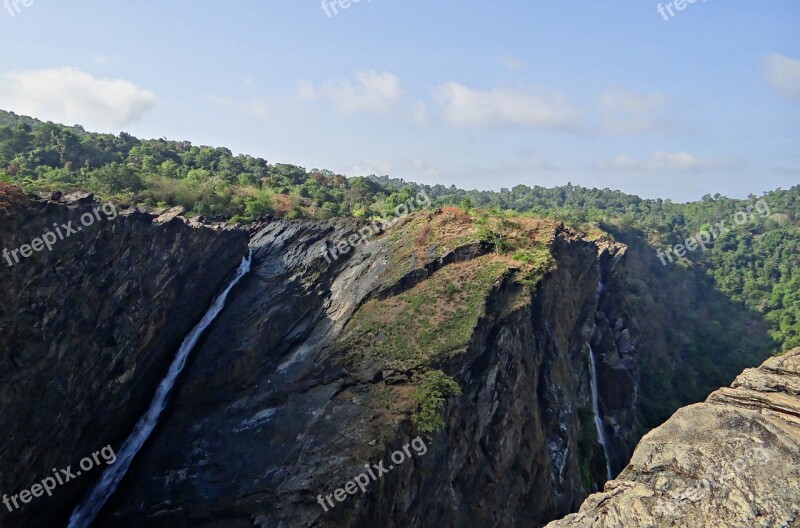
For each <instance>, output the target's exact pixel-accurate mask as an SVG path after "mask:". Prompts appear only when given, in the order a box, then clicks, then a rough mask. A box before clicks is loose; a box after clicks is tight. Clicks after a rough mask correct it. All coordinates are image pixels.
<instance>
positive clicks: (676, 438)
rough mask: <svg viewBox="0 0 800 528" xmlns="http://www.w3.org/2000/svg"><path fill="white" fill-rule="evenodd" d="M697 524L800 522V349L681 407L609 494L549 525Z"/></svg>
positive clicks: (773, 526) (748, 526)
mask: <svg viewBox="0 0 800 528" xmlns="http://www.w3.org/2000/svg"><path fill="white" fill-rule="evenodd" d="M698 526H720V527H722V526H724V527H726V528H739V527H741V528H753V527H758V528H778V527H786V528H788V527H797V526H800V349H795V350H792V351H791V352H788V353H787V354H785V355H783V356H780V357H774V358H770V359H768V360H767V361H765V362H764V363H763V364H762V365H761V367H760V368H757V369H748V370H746V371H744V372H743V373H742V374H741V375H740V376H739V377H738V378H736V381H735V382H734V383H733V385H732V386H731V387H730V388H723V389H720V390H718V391H716V392H714V393H713V394H711V396H709V398H708V400H707V401H706V402H705V403H699V404H696V405H692V406H689V407H686V408H683V409H680V410H679V411H678V412H677V413H675V414H674V415H673V417H672V418H670V419H669V420H668V421H667V422H666V423H665V424H663V425H662V426H661V427H658V428H656V429H654V430H653V431H651V432H650V433H649V434H647V435H646V436H645V437H644V438H643V439H642V441H641V442H640V443H639V446H638V447H637V448H636V451H635V452H634V454H633V458H632V460H631V461H630V464H629V465H628V466H627V467H626V468H625V470H624V471H623V472H622V474H620V475H619V477H618V478H617V479H616V480H614V481H611V482H608V483H606V486H605V490H604V491H603V492H602V493H597V494H595V495H592V496H591V497H589V498H588V499H587V500H586V502H585V503H584V504H583V506H582V507H581V509H580V511H579V512H578V513H576V514H572V515H569V516H567V517H566V518H564V519H562V520H560V521H556V522H553V523H551V524H549V525H548V528H590V527H591V528H636V527H686V528H695V527H698Z"/></svg>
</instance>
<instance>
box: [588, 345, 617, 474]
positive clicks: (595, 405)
mask: <svg viewBox="0 0 800 528" xmlns="http://www.w3.org/2000/svg"><path fill="white" fill-rule="evenodd" d="M589 374H590V375H591V378H592V379H591V385H592V411H593V412H594V425H595V427H597V439H598V440H599V441H600V445H602V446H603V453H604V454H605V456H606V476H607V477H608V480H611V479H613V478H614V477H613V475H612V474H611V459H610V458H609V456H608V443H607V442H606V430H605V427H603V420H602V419H601V418H600V396H599V394H598V390H597V367H596V366H595V359H594V350H592V347H591V346H590V347H589Z"/></svg>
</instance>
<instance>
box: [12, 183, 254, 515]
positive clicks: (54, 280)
mask: <svg viewBox="0 0 800 528" xmlns="http://www.w3.org/2000/svg"><path fill="white" fill-rule="evenodd" d="M0 186H2V184H0ZM53 198H56V199H54V200H41V199H36V198H31V197H27V196H25V195H23V194H22V193H20V192H19V191H17V190H15V189H13V188H10V187H8V186H2V188H0V248H5V249H7V250H9V253H7V255H9V259H8V260H7V259H6V258H3V259H2V260H0V290H2V291H3V303H2V304H0V402H2V406H3V409H2V413H0V430H1V431H2V450H1V451H0V493H4V494H8V495H9V496H11V495H14V494H18V493H19V492H20V491H22V490H24V489H30V488H31V486H32V485H34V484H37V483H39V482H40V481H41V480H42V479H43V478H46V477H49V476H52V475H53V469H54V468H57V469H61V468H67V467H68V466H71V467H72V469H71V471H72V472H73V473H75V472H76V471H77V472H78V473H80V471H79V470H78V468H77V466H78V462H79V461H80V460H81V459H82V458H83V457H86V456H89V455H91V454H92V453H94V452H96V451H97V450H99V449H101V448H102V447H104V446H106V445H109V444H111V445H112V446H114V448H116V447H118V446H119V443H120V442H121V441H122V440H123V439H124V438H125V436H127V434H128V433H129V432H130V430H131V429H132V427H133V424H134V423H135V421H136V420H137V419H138V418H139V416H140V415H141V414H142V413H143V411H144V410H145V409H146V407H147V405H148V404H149V401H150V398H152V395H153V393H154V391H155V387H156V386H157V384H158V383H159V381H160V379H161V378H162V377H163V375H164V372H165V370H166V366H167V365H168V364H169V362H170V361H171V360H172V356H173V354H174V351H175V348H176V347H177V346H178V345H179V344H180V342H181V340H182V339H183V337H184V335H185V334H186V333H187V332H188V331H189V329H191V327H192V326H193V325H194V324H195V323H196V322H197V320H199V318H200V317H201V316H202V314H203V312H204V311H205V310H206V309H207V307H208V305H209V304H210V302H211V300H212V299H213V296H214V295H215V294H216V293H217V292H218V291H219V290H220V289H221V287H222V286H223V285H224V283H225V280H226V279H227V278H228V276H229V275H230V274H231V272H232V271H233V270H235V268H236V266H237V265H238V264H239V261H240V259H241V257H242V255H243V254H245V253H246V251H247V235H246V234H245V233H242V232H237V231H232V230H230V229H217V230H215V229H210V228H200V227H197V226H196V227H192V226H189V225H187V224H186V223H185V222H184V221H182V220H180V219H177V218H173V219H171V220H170V219H169V218H170V217H169V216H167V217H163V218H160V219H159V218H156V217H154V216H152V215H149V214H145V213H142V212H138V211H136V210H133V209H128V210H125V211H123V210H122V209H121V208H119V209H120V210H119V211H117V208H115V207H112V206H111V205H110V204H108V205H107V206H105V207H104V206H103V204H99V203H96V202H94V201H93V199H92V197H91V196H73V197H64V198H60V197H59V196H57V195H56V196H54V197H53ZM84 215H88V216H84ZM59 231H60V233H59ZM73 231H74V232H73ZM48 232H49V233H53V235H52V236H47V238H46V240H47V241H48V242H51V244H50V246H49V247H50V248H52V251H50V250H48V247H46V246H45V245H44V243H43V242H42V243H41V245H40V244H39V243H36V242H35V240H37V239H41V238H42V237H43V235H44V234H45V233H48ZM62 237H63V238H62ZM53 239H55V241H54V242H52V240H53ZM32 243H33V249H31V248H27V249H26V250H25V251H24V253H20V252H17V253H16V254H12V252H13V250H14V249H19V248H21V247H23V246H24V245H25V244H28V245H32ZM37 246H39V247H40V249H39V250H38V251H36V249H35V248H36V247H37ZM25 254H29V255H30V256H29V257H28V258H22V257H23V256H24V255H25ZM9 264H11V265H9ZM94 471H95V472H97V473H93V474H92V475H91V476H87V475H84V476H82V477H81V476H77V475H76V477H75V478H74V479H71V480H70V481H69V482H65V483H64V485H63V486H59V487H58V490H57V492H55V493H53V496H52V497H48V496H44V497H39V498H36V499H34V500H33V502H31V503H30V504H27V505H25V504H22V503H21V502H18V504H19V505H21V507H20V508H19V509H16V508H13V507H12V508H11V509H14V510H15V511H14V513H11V512H9V507H8V506H2V507H0V525H2V526H22V527H29V526H61V525H63V521H64V519H65V518H66V515H68V513H69V511H70V510H71V508H72V507H74V505H75V503H76V502H77V501H78V499H80V497H81V495H82V494H83V493H84V492H85V490H86V488H87V486H88V485H90V484H91V482H92V480H93V479H94V478H97V476H99V471H100V470H99V469H95V470H94Z"/></svg>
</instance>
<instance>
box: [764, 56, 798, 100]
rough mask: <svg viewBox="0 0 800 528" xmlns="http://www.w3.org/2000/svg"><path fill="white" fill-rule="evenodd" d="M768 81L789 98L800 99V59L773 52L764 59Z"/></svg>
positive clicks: (765, 74)
mask: <svg viewBox="0 0 800 528" xmlns="http://www.w3.org/2000/svg"><path fill="white" fill-rule="evenodd" d="M764 77H765V78H766V79H767V82H768V83H769V84H770V85H771V86H772V87H773V88H775V89H776V90H778V92H779V93H780V94H781V95H782V96H784V97H786V98H787V99H800V60H797V59H792V58H789V57H787V56H785V55H781V54H780V53H773V54H772V55H770V56H769V57H767V58H766V60H765V61H764Z"/></svg>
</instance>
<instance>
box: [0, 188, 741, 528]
mask: <svg viewBox="0 0 800 528" xmlns="http://www.w3.org/2000/svg"><path fill="white" fill-rule="evenodd" d="M52 198H53V199H51V200H41V199H35V198H31V197H26V196H24V195H21V194H20V193H18V192H14V191H10V190H8V189H6V188H2V189H0V247H5V248H8V249H15V248H20V247H21V246H22V245H23V244H30V243H31V241H33V240H35V239H37V238H41V237H42V235H43V233H45V232H47V231H48V230H49V229H50V227H51V226H52V227H53V228H58V227H59V226H60V227H62V228H64V229H66V228H67V227H68V226H69V225H70V222H71V225H72V226H73V227H74V228H76V229H75V232H74V233H72V234H70V235H69V236H68V237H65V238H64V239H58V240H57V241H56V242H55V243H54V244H52V246H53V248H52V251H49V250H48V251H44V250H39V251H36V250H35V248H34V250H26V253H29V255H27V256H26V255H25V254H23V253H17V254H15V255H16V256H14V255H12V256H11V259H12V260H9V261H8V264H9V265H6V262H3V261H0V285H2V286H3V288H4V290H5V291H7V292H9V293H8V294H7V296H6V298H7V299H8V302H7V303H6V304H5V305H4V306H2V307H0V330H2V332H0V355H2V356H3V359H4V360H5V361H3V362H2V363H0V365H2V366H0V397H1V398H2V400H0V401H2V402H3V405H4V413H3V418H0V420H2V421H3V423H2V425H3V427H4V431H5V433H4V442H3V448H4V449H3V452H2V454H0V485H1V486H2V487H1V488H0V491H2V492H4V493H9V494H12V493H17V492H18V491H20V490H22V489H25V488H30V486H31V485H32V484H35V483H37V482H39V481H40V480H41V479H42V478H43V477H46V476H48V475H49V474H50V471H51V470H52V468H64V467H67V466H68V465H70V464H71V465H73V467H75V465H76V463H77V461H78V460H79V459H80V458H81V457H85V456H88V455H90V454H91V453H92V452H95V451H96V450H98V449H100V448H101V447H103V446H106V445H111V446H113V447H114V448H118V447H119V445H120V444H121V442H122V441H123V440H124V438H125V437H126V435H127V434H128V433H129V432H130V431H131V429H132V427H133V424H134V423H135V421H136V419H137V418H138V417H139V416H140V415H141V414H142V413H143V411H144V410H145V408H146V407H147V404H148V403H149V400H150V398H151V397H152V395H153V393H154V392H155V387H156V385H157V384H158V382H159V381H160V379H161V377H162V376H163V375H164V373H165V371H166V368H167V365H168V364H169V363H170V361H171V360H172V359H173V357H174V354H175V351H176V350H177V348H178V345H179V344H180V342H181V340H182V339H183V337H184V336H185V335H186V333H187V332H188V331H189V330H190V329H191V328H192V326H193V325H194V323H196V322H197V321H198V320H199V319H200V317H201V316H202V314H203V313H204V312H205V310H206V309H207V308H208V306H209V305H210V303H211V300H212V298H213V297H214V296H215V295H216V294H217V293H218V292H219V291H220V290H221V289H222V288H223V286H224V285H225V283H226V281H227V280H228V279H229V278H230V276H231V275H232V273H233V270H234V269H235V268H236V266H237V265H238V264H239V261H240V258H241V256H242V255H243V254H244V253H245V251H246V248H247V245H248V238H249V246H250V248H251V249H252V251H253V265H252V270H251V272H250V273H249V274H248V275H247V276H245V278H244V279H243V280H242V281H241V282H240V283H239V285H238V286H237V288H236V289H235V290H233V291H232V292H231V294H230V295H229V297H228V302H227V305H226V306H225V308H224V310H223V311H222V312H221V313H220V314H219V316H218V318H217V319H216V320H215V322H214V323H213V324H212V326H211V327H209V329H208V330H207V331H206V333H205V335H204V336H203V337H202V339H201V340H200V341H199V343H198V344H197V346H196V347H195V350H194V351H193V352H192V355H191V356H190V359H189V363H188V364H187V366H186V369H185V371H184V372H183V375H182V376H181V378H180V379H179V381H178V384H177V385H176V387H175V391H174V394H173V396H172V398H171V400H170V402H169V405H168V407H167V409H166V411H165V412H164V414H163V415H162V417H161V421H160V424H159V426H158V427H157V428H156V430H155V432H154V433H153V436H152V437H151V438H150V440H149V442H148V443H147V444H146V445H145V446H144V449H143V450H142V451H141V452H140V454H139V456H138V457H137V459H136V460H135V462H134V464H133V466H132V467H131V469H130V472H129V474H128V476H127V477H126V479H125V480H124V481H123V483H122V485H121V487H120V488H119V490H118V491H117V493H116V494H115V495H114V496H113V497H112V499H111V501H110V502H109V503H108V504H107V505H106V508H105V509H104V510H103V512H102V513H101V516H100V517H99V518H98V520H97V521H96V523H95V526H109V527H112V526H113V527H115V528H116V527H150V526H152V527H156V526H158V527H162V526H176V527H184V526H187V527H188V526H193V527H194V526H198V527H208V528H223V527H224V528H228V527H231V528H237V527H252V526H256V527H261V528H263V527H267V526H268V527H302V526H317V527H334V526H336V527H340V526H342V527H348V526H349V527H360V526H388V527H393V526H396V527H400V526H402V527H405V526H453V527H460V526H481V527H484V526H485V527H498V528H499V527H525V528H528V527H536V526H543V525H544V524H545V523H547V522H548V521H550V520H552V519H555V518H559V517H562V516H564V515H566V514H568V513H569V512H574V511H576V510H577V509H578V508H579V507H580V504H581V503H582V502H583V501H584V499H585V498H586V497H587V496H588V495H589V494H590V493H592V492H596V491H600V490H602V489H603V485H604V483H605V482H606V481H607V480H608V474H609V473H611V474H612V475H616V474H618V473H619V471H621V470H622V469H623V468H625V467H626V466H627V465H628V462H629V460H630V456H631V453H632V452H633V449H634V447H635V445H636V443H637V441H638V440H639V437H640V436H641V434H642V429H641V422H640V417H641V415H642V414H643V411H648V410H651V409H643V400H644V401H645V403H646V405H647V406H649V407H652V406H653V404H652V403H651V402H652V401H653V400H652V397H653V391H652V390H649V392H648V390H647V388H645V390H643V388H642V382H641V380H642V378H643V377H645V374H646V375H648V376H650V377H653V376H654V375H657V373H656V374H654V372H655V371H653V372H647V373H645V372H643V370H642V369H643V366H647V365H651V364H653V361H659V362H661V363H665V362H666V363H667V364H672V365H679V366H680V365H682V364H684V363H686V364H690V362H689V361H683V360H682V359H681V358H680V357H679V356H680V354H682V351H679V355H678V356H675V357H674V358H673V357H670V358H667V357H666V355H665V354H663V353H662V351H661V350H662V349H663V347H664V346H665V344H664V343H661V341H665V342H666V341H667V340H666V339H664V336H667V337H669V334H668V333H666V331H665V330H664V329H663V328H662V327H663V326H664V325H663V324H662V323H663V321H662V320H661V319H657V318H653V317H649V315H650V314H651V313H653V312H655V311H656V304H658V303H657V302H655V301H658V302H663V301H664V299H665V298H664V297H663V296H660V297H659V296H655V295H651V293H654V290H655V289H658V288H660V287H661V286H664V284H666V282H668V279H669V278H664V280H662V281H661V282H659V281H654V282H653V283H652V285H651V284H647V283H645V281H644V278H651V277H649V275H647V273H643V272H642V269H643V268H644V266H646V265H647V264H646V262H647V260H646V259H647V255H646V251H645V250H644V249H642V248H635V251H631V250H630V248H629V247H628V246H626V245H623V244H619V243H616V242H614V241H613V240H612V239H611V238H610V237H609V236H608V235H606V234H603V233H602V232H600V231H599V230H594V229H593V230H592V231H594V232H593V234H592V235H591V236H589V235H587V234H586V233H582V232H579V231H576V230H573V229H571V228H569V227H566V226H564V225H563V224H561V223H559V222H555V221H551V220H542V219H534V218H509V217H504V216H492V215H483V214H480V215H476V216H474V217H470V216H469V215H466V214H464V212H463V211H460V210H458V209H455V208H444V209H442V210H437V211H422V212H418V213H416V214H413V215H409V216H407V217H404V218H403V219H402V220H399V221H397V222H395V223H394V224H393V225H391V226H386V228H385V230H384V226H378V225H377V224H372V226H364V225H358V224H356V223H355V222H354V221H344V220H332V221H329V222H310V221H302V220H292V221H289V220H269V221H265V222H262V223H259V224H254V225H253V226H251V228H250V231H249V234H248V233H245V232H244V231H241V230H236V229H232V228H229V227H222V226H216V227H213V226H211V227H209V226H202V225H200V224H197V223H194V222H187V221H185V220H182V219H181V218H179V217H176V212H175V211H172V212H170V213H168V214H164V215H161V216H158V217H157V216H154V215H150V214H146V213H143V212H140V211H137V210H134V209H125V210H122V208H120V210H119V211H118V212H117V210H116V209H113V211H112V209H108V214H106V213H105V212H104V211H105V210H104V209H102V207H101V204H96V203H94V202H93V200H92V199H91V197H89V196H72V197H60V196H53V197H52ZM98 207H101V208H100V209H99V210H98ZM112 212H113V214H112ZM86 215H89V216H88V217H87V216H86ZM92 217H94V220H92V221H91V222H89V223H88V225H87V224H86V222H85V220H86V219H87V218H88V219H89V220H91V219H92ZM79 226H80V227H82V229H81V230H78V229H77V227H79ZM20 255H22V256H23V257H26V258H22V259H21V260H19V261H17V260H16V259H17V258H18V257H19V256H20ZM632 271H633V273H631V272H632ZM631 275H633V277H631ZM681 284H682V288H684V287H685V288H687V289H690V288H691V285H692V284H693V283H692V282H691V279H690V278H686V280H685V282H683V283H681ZM665 287H666V286H665ZM648 289H649V290H650V291H649V292H648ZM642 292H644V293H642ZM676 295H677V294H676ZM697 296H698V297H699V296H700V294H697ZM632 299H633V300H635V301H636V302H632ZM642 299H643V300H644V301H645V302H643V301H642ZM680 301H681V302H680V303H677V302H675V303H673V304H674V306H671V308H673V309H674V310H675V311H678V312H680V311H681V310H683V311H691V310H692V309H693V308H692V307H691V306H689V307H688V308H682V307H679V306H678V305H679V304H680V305H681V306H684V305H685V304H686V303H685V301H686V299H685V298H684V297H681V298H680ZM692 304H694V303H692ZM697 304H699V305H702V303H701V302H700V301H698V302H697ZM636 311H639V313H640V314H645V315H648V317H641V316H640V317H639V320H638V321H637V320H636V319H635V318H634V315H632V314H635V312H636ZM724 313H725V314H728V312H724ZM709 321H715V320H714V319H713V318H709ZM659 346H660V347H661V348H659ZM662 356H663V357H662ZM667 360H669V361H667ZM752 364H755V362H753V363H752ZM720 370H721V371H723V372H722V373H721V375H722V376H726V375H727V374H726V372H727V370H729V365H725V366H724V368H721V369H720ZM691 372H694V373H699V372H701V371H699V370H697V369H695V370H693V371H691ZM670 373H671V374H670V375H671V376H673V377H674V378H677V377H680V371H678V370H675V371H672V370H670ZM701 377H702V376H699V375H697V374H693V379H700V378H701ZM730 379H732V376H731V377H730V378H728V380H730ZM697 386H698V387H699V386H700V385H697ZM643 392H644V393H645V394H646V395H647V396H648V398H647V399H644V398H642V397H641V395H642V393H643ZM705 394H708V392H706V393H705ZM32 395H35V396H32ZM694 401H696V400H694ZM675 408H676V407H672V409H675ZM659 412H663V410H662V409H660V410H659ZM398 453H399V454H400V458H402V461H401V460H400V459H399V458H397V454H398ZM664 456H665V457H666V456H667V455H666V454H665V455H664ZM630 468H631V466H628V469H626V470H625V471H626V472H628V471H630ZM95 471H96V472H97V473H93V474H92V476H91V477H86V476H84V477H83V478H76V479H75V480H74V481H71V482H70V483H68V484H66V485H65V486H63V487H60V488H59V489H58V492H57V493H55V494H54V496H53V497H47V498H45V497H41V498H38V499H36V500H37V504H30V505H28V506H27V507H22V508H20V509H18V510H16V511H15V512H14V513H13V514H9V513H8V511H5V510H0V522H2V523H3V525H4V526H63V524H64V521H65V520H66V517H67V515H68V514H69V511H70V510H71V508H72V507H73V506H75V504H76V503H77V502H78V499H79V498H80V496H81V494H82V493H83V492H85V491H86V488H87V486H89V485H90V484H91V483H92V481H93V480H95V479H96V478H97V477H98V476H99V472H100V470H99V469H96V470H95ZM376 473H377V475H376ZM624 475H625V473H623V476H624ZM362 476H363V478H364V479H367V481H366V482H362V483H361V484H362V487H363V490H364V491H363V492H362V491H361V490H360V489H358V488H356V487H355V486H356V484H354V483H352V482H355V479H358V478H360V477H362ZM351 481H352V482H351ZM348 482H351V485H350V486H348ZM615 485H616V484H615ZM608 489H609V488H606V490H607V491H608ZM343 490H344V491H343ZM590 501H591V499H590ZM587 504H588V503H587ZM656 526H657V525H656Z"/></svg>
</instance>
